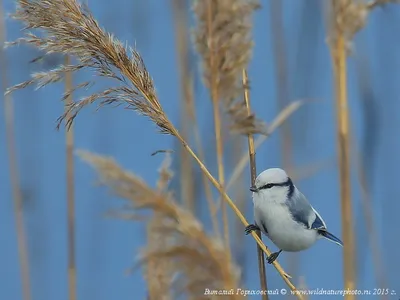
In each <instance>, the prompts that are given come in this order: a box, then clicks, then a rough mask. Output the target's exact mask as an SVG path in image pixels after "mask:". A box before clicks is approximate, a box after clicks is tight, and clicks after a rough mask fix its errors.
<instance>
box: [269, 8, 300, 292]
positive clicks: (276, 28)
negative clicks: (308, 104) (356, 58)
mask: <svg viewBox="0 0 400 300" xmlns="http://www.w3.org/2000/svg"><path fill="white" fill-rule="evenodd" d="M269 12H270V16H269V19H270V28H271V42H270V44H271V45H272V53H273V57H274V62H275V68H274V69H275V78H276V82H277V87H276V91H277V92H276V93H277V96H276V100H277V104H278V105H277V106H278V108H279V110H280V111H282V110H283V109H284V108H285V107H286V106H287V105H288V104H289V86H288V70H287V54H286V45H285V30H284V27H283V19H282V18H283V9H282V1H281V0H271V1H270V9H269ZM280 133H281V136H280V138H281V153H282V166H283V169H284V170H287V171H288V174H289V175H290V176H291V178H292V175H293V174H291V173H290V172H289V170H292V169H293V167H294V165H293V159H292V147H293V145H292V132H291V128H290V123H288V122H285V123H283V124H282V127H281V129H280ZM288 260H289V266H290V267H291V270H290V272H291V273H292V274H294V276H295V277H296V276H297V274H298V270H299V257H298V254H297V253H295V254H294V255H291V256H290V257H288ZM286 297H289V298H290V295H287V296H286Z"/></svg>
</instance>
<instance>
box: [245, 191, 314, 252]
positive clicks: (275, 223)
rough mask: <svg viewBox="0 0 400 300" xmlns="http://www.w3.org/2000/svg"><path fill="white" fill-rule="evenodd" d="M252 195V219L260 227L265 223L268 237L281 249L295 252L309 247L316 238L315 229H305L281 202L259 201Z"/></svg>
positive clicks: (258, 198)
mask: <svg viewBox="0 0 400 300" xmlns="http://www.w3.org/2000/svg"><path fill="white" fill-rule="evenodd" d="M260 198H261V197H254V199H253V202H254V219H255V221H256V223H257V224H258V225H259V226H260V227H261V228H262V225H261V224H265V227H266V229H267V231H268V234H266V233H265V232H264V234H266V235H267V236H268V238H269V239H270V240H271V241H272V242H273V243H274V244H275V245H276V246H277V247H278V248H279V249H282V250H283V251H288V252H297V251H301V250H304V249H307V248H309V247H311V246H312V245H313V244H314V243H315V241H316V240H317V239H318V234H317V232H316V231H315V230H309V229H306V228H305V227H304V226H303V225H301V224H299V223H297V222H295V221H294V220H293V219H292V218H291V215H290V214H289V211H288V209H287V207H286V206H284V205H283V204H281V203H275V202H268V203H267V202H266V201H260V200H263V199H260Z"/></svg>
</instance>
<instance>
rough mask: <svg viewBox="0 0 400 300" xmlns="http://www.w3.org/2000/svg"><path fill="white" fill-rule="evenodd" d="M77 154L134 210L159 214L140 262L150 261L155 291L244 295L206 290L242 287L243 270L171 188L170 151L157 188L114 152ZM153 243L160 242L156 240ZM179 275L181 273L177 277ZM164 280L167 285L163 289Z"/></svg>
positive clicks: (196, 295)
mask: <svg viewBox="0 0 400 300" xmlns="http://www.w3.org/2000/svg"><path fill="white" fill-rule="evenodd" d="M78 154H79V156H80V157H81V158H82V159H83V160H84V161H86V162H87V163H89V164H90V165H91V166H92V167H93V168H95V169H96V170H97V172H98V174H99V177H100V182H101V184H104V185H106V186H107V187H108V188H109V189H110V190H112V191H113V193H115V194H116V195H117V196H118V197H121V198H123V199H126V200H129V201H130V204H131V207H130V210H131V211H132V212H133V213H136V212H138V211H141V210H150V211H152V212H153V213H154V218H155V217H157V220H156V221H154V222H152V223H151V233H150V237H151V238H152V242H151V243H150V244H149V245H148V246H147V247H146V248H145V249H143V251H142V252H141V255H140V257H139V262H140V263H143V264H145V266H146V272H147V274H151V275H153V276H156V277H157V278H159V279H160V280H161V282H160V283H159V285H158V286H154V289H153V292H155V291H156V290H155V289H157V290H158V291H160V292H162V294H165V293H166V292H167V293H168V291H169V292H171V296H172V299H177V297H178V296H179V295H180V294H181V293H187V295H188V296H190V297H192V298H194V299H244V297H243V296H241V295H236V294H233V295H229V296H225V297H224V296H220V295H213V296H209V295H205V294H204V293H205V290H206V289H210V290H216V289H218V290H228V291H229V290H231V289H233V290H234V291H236V289H237V288H239V285H238V284H239V277H240V271H239V269H238V267H237V266H236V265H235V264H234V263H233V262H232V261H230V260H229V259H228V256H227V255H226V250H227V249H226V248H225V247H224V246H223V244H222V243H221V242H220V240H219V239H218V238H214V237H212V236H208V235H207V234H206V233H205V232H204V229H203V227H202V225H201V223H200V222H199V221H198V220H197V219H196V218H195V216H194V215H193V214H192V213H191V212H190V211H188V210H185V209H183V208H181V207H180V206H179V205H178V204H177V203H176V201H175V199H174V197H173V193H172V192H170V191H168V189H167V186H168V183H169V180H170V178H171V176H172V173H171V171H170V170H169V165H170V159H169V157H167V160H166V161H165V162H164V163H163V166H162V167H161V170H160V179H159V181H158V186H157V188H156V189H154V188H151V187H149V186H148V185H147V184H146V183H145V182H144V181H142V180H141V179H140V178H139V177H137V176H135V175H133V174H131V173H129V172H127V171H125V170H123V169H122V168H121V167H120V166H119V165H118V164H117V163H116V162H114V160H113V159H111V158H107V157H103V156H99V155H95V154H91V153H89V152H86V151H79V152H78ZM153 220H154V219H153ZM157 239H158V240H157ZM159 239H161V240H159ZM156 240H157V241H156ZM154 243H158V246H157V245H154ZM165 268H166V269H165ZM166 271H167V272H168V274H167V273H166ZM153 279H154V278H153ZM176 279H179V283H177V282H176ZM149 280H150V278H149ZM152 282H153V280H152ZM153 283H155V282H153ZM160 285H161V286H163V287H164V288H167V291H165V290H161V289H159V288H161V287H160ZM155 295H156V298H151V299H160V298H157V297H160V294H158V295H157V294H155Z"/></svg>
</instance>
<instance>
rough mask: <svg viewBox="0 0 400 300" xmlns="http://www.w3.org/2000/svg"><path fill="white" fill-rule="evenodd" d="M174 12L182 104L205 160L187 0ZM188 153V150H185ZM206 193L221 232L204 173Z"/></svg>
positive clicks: (174, 0)
mask: <svg viewBox="0 0 400 300" xmlns="http://www.w3.org/2000/svg"><path fill="white" fill-rule="evenodd" d="M172 3H173V12H174V20H175V22H174V23H175V32H176V45H177V50H178V51H177V54H178V61H179V67H180V81H181V88H182V92H181V93H182V100H183V102H182V104H183V107H184V110H183V112H184V113H185V114H186V119H185V120H186V121H185V122H187V124H191V128H190V129H191V130H192V131H193V134H194V139H195V144H196V148H197V151H198V153H199V157H200V159H201V160H202V161H204V150H203V145H202V141H201V136H200V130H199V126H198V122H197V118H196V112H195V101H194V93H193V75H192V74H191V72H190V57H189V54H190V51H189V47H188V45H189V39H188V36H187V31H186V29H187V28H188V27H189V22H188V18H187V7H186V6H187V4H186V1H185V0H172ZM185 153H186V152H185ZM201 176H202V180H203V187H204V193H205V196H206V200H207V203H208V207H209V210H210V217H211V222H212V224H213V229H214V231H215V232H216V233H219V224H218V220H217V215H216V213H217V209H216V205H215V202H214V200H213V196H212V191H211V187H210V182H209V181H208V179H207V177H206V176H205V175H204V174H203V173H202V174H201Z"/></svg>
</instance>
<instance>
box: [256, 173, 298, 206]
mask: <svg viewBox="0 0 400 300" xmlns="http://www.w3.org/2000/svg"><path fill="white" fill-rule="evenodd" d="M294 188H295V187H294V185H293V182H292V180H291V179H290V178H289V176H288V175H287V174H286V172H285V171H284V170H282V169H279V168H271V169H267V170H265V171H263V172H261V173H260V174H259V175H258V177H257V179H256V182H255V184H254V185H253V186H252V187H250V191H252V192H253V197H254V196H256V195H260V196H263V198H264V199H268V200H270V201H275V202H284V201H286V199H288V198H290V197H291V196H292V194H293V192H294Z"/></svg>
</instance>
